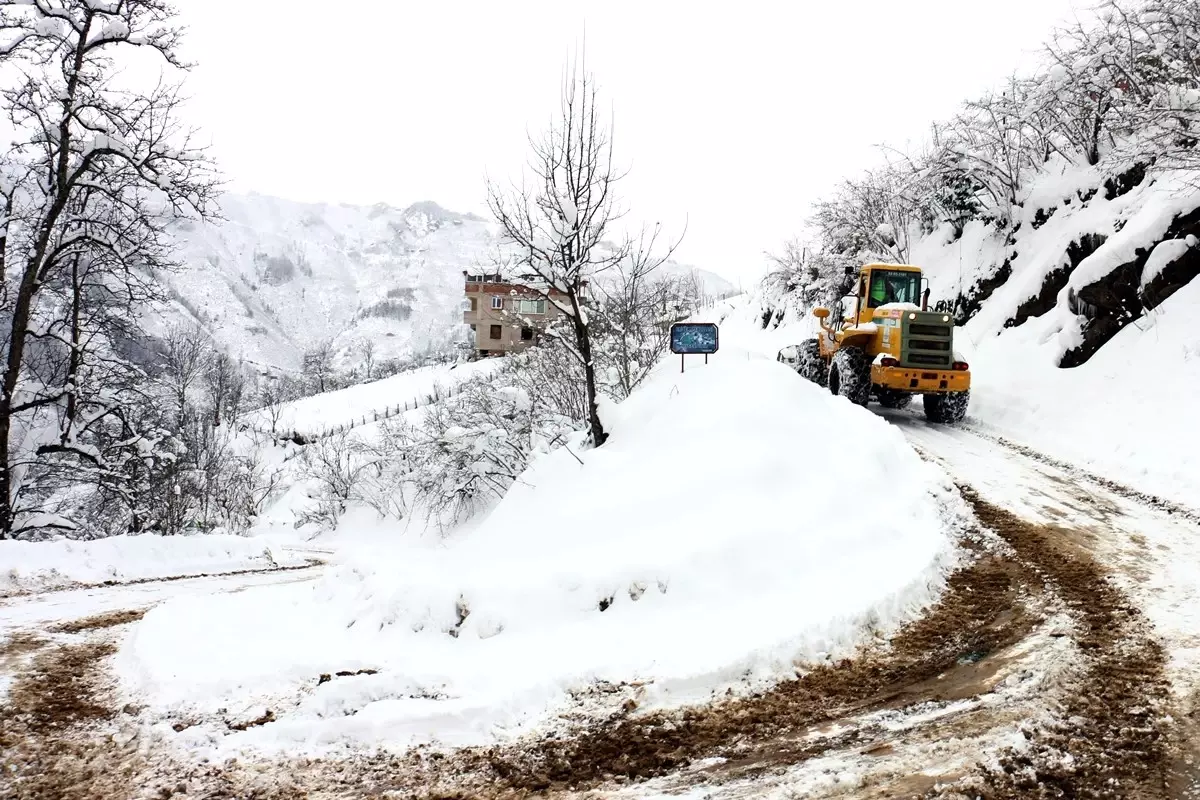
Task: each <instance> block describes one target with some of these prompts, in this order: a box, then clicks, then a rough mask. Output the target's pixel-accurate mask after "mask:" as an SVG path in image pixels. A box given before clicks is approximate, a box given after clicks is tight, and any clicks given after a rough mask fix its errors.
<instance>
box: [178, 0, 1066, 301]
mask: <svg viewBox="0 0 1200 800" xmlns="http://www.w3.org/2000/svg"><path fill="white" fill-rule="evenodd" d="M178 5H179V7H180V8H181V10H182V14H183V18H184V22H185V24H187V25H188V27H189V28H190V31H189V35H188V38H187V41H186V50H185V53H186V55H187V56H188V57H189V58H191V59H193V60H196V61H198V62H199V66H198V67H197V68H196V70H195V71H194V72H193V73H192V75H191V76H190V78H189V80H188V84H187V91H188V93H189V94H190V95H191V96H192V98H193V102H192V112H191V113H192V114H193V115H194V122H195V123H198V124H200V125H201V126H202V128H203V129H204V131H205V134H206V135H207V136H208V137H210V138H211V141H212V143H213V153H214V155H215V156H216V158H217V159H218V162H219V164H220V166H221V168H222V169H223V171H224V172H225V174H226V175H227V176H228V178H229V179H230V188H231V189H233V190H235V191H257V192H261V193H264V194H273V195H279V196H281V197H287V198H291V199H295V200H303V201H323V202H334V203H337V202H349V203H364V204H366V203H374V202H380V201H382V202H387V203H390V204H392V205H405V204H408V203H411V202H414V201H417V200H426V199H429V200H435V201H437V202H438V203H440V204H441V205H443V206H445V207H447V208H450V209H453V210H456V211H475V212H476V213H481V214H485V215H486V206H485V205H484V198H485V193H484V176H485V173H486V174H491V175H492V176H495V177H508V176H512V175H516V174H517V173H518V171H519V169H520V167H521V165H522V163H523V162H524V159H525V156H526V140H525V133H526V129H527V127H530V126H533V127H541V125H543V124H544V123H545V122H546V121H548V119H549V117H550V114H551V112H552V111H553V110H554V109H555V107H556V103H557V91H558V86H559V80H560V75H561V70H562V67H563V64H564V63H565V62H566V61H567V60H568V58H569V57H570V54H571V51H572V48H573V47H574V45H575V44H576V42H578V41H580V40H581V39H582V36H583V33H584V29H585V24H586V36H587V51H588V62H589V66H590V67H591V69H592V70H593V71H594V72H595V73H596V76H597V78H598V79H599V82H600V84H601V91H602V92H603V93H604V95H605V98H604V99H605V100H606V101H607V102H609V103H611V105H612V108H613V113H614V117H615V121H616V131H615V141H616V146H617V155H618V158H619V159H620V160H621V161H622V162H623V163H624V164H626V165H628V166H629V167H631V169H632V172H631V174H630V176H629V178H628V179H627V181H626V183H625V186H624V191H623V194H624V198H625V200H626V203H627V205H628V206H629V208H630V212H631V213H630V216H629V220H630V221H632V222H635V223H639V224H640V223H641V222H643V221H655V220H660V221H662V222H663V223H664V224H665V225H666V226H667V229H668V230H669V231H672V232H677V231H680V230H682V228H683V225H684V222H685V220H687V222H688V233H687V237H686V239H685V240H684V244H683V246H682V247H681V248H680V251H679V254H678V257H679V260H682V261H685V262H687V263H692V264H695V265H697V266H702V267H705V268H708V269H712V270H714V271H716V272H719V273H721V274H723V275H725V276H727V277H729V278H730V279H732V280H734V281H737V280H738V279H739V278H740V279H741V280H743V281H744V282H746V283H747V284H748V283H749V282H750V281H753V280H754V279H755V278H756V277H757V276H758V275H760V274H761V273H762V271H763V269H764V268H765V260H764V258H763V256H762V251H763V250H766V249H771V250H774V249H777V248H778V247H779V245H780V244H781V243H782V241H783V240H784V239H786V238H787V237H789V236H790V235H791V234H793V233H794V232H795V231H796V230H797V229H798V227H799V225H800V223H801V221H802V220H803V219H804V218H805V217H806V216H808V213H809V209H808V207H809V204H810V203H811V202H812V201H813V200H815V199H817V198H819V197H820V196H821V195H822V194H825V193H827V192H828V191H829V189H830V188H831V187H832V186H833V185H834V183H835V182H836V181H837V180H838V179H839V178H840V177H843V176H847V175H851V174H854V173H856V172H857V171H859V170H860V169H862V168H863V167H865V166H868V165H869V164H871V163H872V162H873V161H874V160H875V159H876V158H877V156H876V154H875V151H874V150H873V148H872V146H873V145H874V144H876V143H880V142H888V143H891V144H895V145H903V144H904V143H905V142H906V141H908V140H913V139H917V138H920V137H921V136H922V135H923V132H924V131H925V129H926V128H927V125H928V123H929V122H930V121H931V120H933V119H937V118H941V117H944V116H947V115H948V114H950V113H952V112H953V110H954V108H955V106H956V105H957V103H958V102H959V101H961V100H963V99H965V98H966V97H967V96H969V95H972V94H976V93H978V92H980V91H982V90H984V89H986V88H988V87H989V86H991V85H993V84H994V83H996V82H997V81H998V80H999V79H1001V78H1003V77H1004V76H1005V75H1006V74H1008V73H1009V72H1011V71H1012V70H1013V69H1014V68H1015V67H1017V66H1019V65H1020V64H1022V63H1028V61H1029V58H1030V55H1031V53H1032V52H1033V51H1034V50H1035V49H1036V48H1037V47H1038V45H1039V44H1040V43H1041V41H1043V39H1044V38H1045V37H1046V35H1047V34H1048V33H1049V31H1050V28H1051V27H1052V26H1053V25H1055V24H1057V23H1060V22H1063V21H1066V20H1067V19H1069V18H1070V17H1071V16H1072V9H1073V8H1076V9H1082V8H1086V7H1087V0H1006V2H1004V3H981V2H976V1H975V0H904V2H898V0H883V1H882V2H877V1H876V0H857V1H856V0H831V2H822V3H796V2H792V3H787V2H783V1H782V0H779V1H778V2H762V1H761V0H742V2H739V3H737V4H732V3H730V4H720V5H717V4H710V5H705V4H702V3H696V2H683V1H682V0H669V2H668V1H667V0H657V1H656V0H603V1H601V0H595V2H592V3H581V2H572V1H570V0H504V1H503V2H497V0H491V2H480V1H479V0H457V2H446V1H444V0H425V2H421V3H414V2H411V0H354V2H352V3H331V2H316V1H315V0H178Z"/></svg>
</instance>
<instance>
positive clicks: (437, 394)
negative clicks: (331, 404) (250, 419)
mask: <svg viewBox="0 0 1200 800" xmlns="http://www.w3.org/2000/svg"><path fill="white" fill-rule="evenodd" d="M464 385H465V382H464V383H459V384H456V385H454V386H451V387H449V388H444V387H441V386H435V387H434V388H433V391H432V392H431V393H430V394H426V395H421V396H420V397H414V398H413V399H412V400H411V401H407V402H404V403H397V404H395V405H389V406H385V407H384V408H382V409H378V408H377V409H375V410H373V411H371V412H370V413H368V414H363V415H362V416H361V417H352V418H351V419H350V420H349V421H348V422H343V423H340V424H338V425H334V426H332V427H329V428H323V429H321V430H320V431H314V432H308V433H300V432H299V431H297V430H295V429H293V430H291V431H279V430H275V431H268V430H263V429H262V428H257V427H253V426H251V425H248V424H245V425H244V429H246V430H252V431H254V432H255V433H260V434H262V435H263V436H270V437H271V438H273V439H275V440H283V441H291V442H295V443H296V444H299V445H301V446H303V445H307V444H312V443H313V442H316V441H318V440H320V439H323V438H325V437H326V436H335V435H338V434H343V433H346V432H348V431H352V430H354V429H355V428H361V427H362V426H363V425H369V424H372V423H375V422H382V421H384V420H387V419H391V418H392V417H398V416H400V415H401V414H404V413H407V412H409V411H415V410H416V409H418V408H422V407H424V406H430V405H433V404H434V403H440V402H441V401H443V400H445V399H447V398H450V397H454V396H455V395H458V394H461V393H462V391H463V386H464ZM303 452H304V451H303V450H297V451H296V452H294V453H290V454H288V455H287V457H285V458H284V463H286V462H288V461H291V460H292V459H293V458H295V457H296V456H298V455H300V454H301V453H303Z"/></svg>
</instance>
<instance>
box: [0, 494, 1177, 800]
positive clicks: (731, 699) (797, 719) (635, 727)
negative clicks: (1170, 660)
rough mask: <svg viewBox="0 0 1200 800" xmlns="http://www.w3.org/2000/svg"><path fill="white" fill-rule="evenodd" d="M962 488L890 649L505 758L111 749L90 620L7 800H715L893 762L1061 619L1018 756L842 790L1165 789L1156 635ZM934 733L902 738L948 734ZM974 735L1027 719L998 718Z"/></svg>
mask: <svg viewBox="0 0 1200 800" xmlns="http://www.w3.org/2000/svg"><path fill="white" fill-rule="evenodd" d="M964 496H965V497H966V498H967V500H968V501H969V502H970V503H971V505H972V506H973V508H974V510H975V513H976V515H977V518H978V520H979V523H980V525H981V530H980V531H978V532H976V534H975V535H973V536H972V537H971V538H970V539H969V540H968V541H965V542H964V543H963V546H964V547H965V548H966V549H967V550H968V552H969V554H970V558H969V559H968V563H966V564H965V565H964V566H963V567H962V568H961V569H959V570H958V571H957V572H955V573H954V574H953V575H951V576H950V578H949V580H948V585H947V587H946V590H945V592H944V593H943V595H942V597H941V599H940V601H939V602H938V603H937V604H936V605H935V606H933V607H932V608H930V609H929V610H928V612H927V613H926V614H925V615H924V616H923V617H922V618H920V619H918V620H916V621H914V622H912V623H911V624H909V625H908V626H906V627H904V628H903V629H902V630H900V631H899V632H898V634H897V635H895V636H894V637H893V638H892V639H891V640H890V642H887V643H884V644H877V645H874V646H871V647H867V648H864V649H863V650H862V651H861V652H859V653H858V654H857V655H856V656H855V657H853V658H849V659H846V660H843V661H839V662H836V663H828V664H824V665H820V666H817V667H815V668H813V669H809V670H807V671H803V672H802V673H801V674H798V676H797V677H796V678H795V679H794V680H788V681H784V682H781V683H779V684H777V685H775V686H774V687H772V688H770V689H768V690H765V691H760V692H757V693H754V694H749V695H742V696H727V697H725V698H722V699H719V700H716V701H714V702H711V703H709V704H706V705H702V706H695V707H689V708H684V709H676V710H653V711H641V710H639V709H638V707H637V703H636V700H635V699H633V698H634V697H635V693H632V692H629V691H627V687H610V688H611V691H612V694H613V696H614V697H615V698H617V703H618V704H619V705H617V710H615V711H613V712H611V713H609V714H608V715H607V716H604V717H602V718H596V717H595V716H590V715H579V716H578V717H577V718H573V719H565V718H564V720H563V721H562V722H561V724H559V725H557V726H556V727H555V728H554V729H553V730H552V732H548V733H543V734H541V735H538V736H531V737H527V738H525V739H523V740H518V741H516V742H512V743H506V744H501V745H496V746H492V747H480V748H467V749H462V750H457V751H450V752H439V751H434V750H432V749H422V750H417V751H413V752H410V753H406V754H403V755H393V754H387V753H379V754H363V755H361V756H358V757H353V758H346V759H298V760H291V761H286V762H239V761H230V762H226V763H222V764H197V763H187V762H186V761H185V760H183V759H182V758H180V757H177V756H176V755H175V754H172V753H170V752H149V753H148V752H147V751H146V748H145V747H138V743H137V742H136V741H134V742H130V741H125V740H123V739H120V738H119V739H118V740H117V741H114V740H113V738H112V736H111V735H110V734H109V728H106V727H105V726H106V724H109V725H110V723H111V721H112V720H113V719H114V717H116V716H117V715H118V712H117V711H116V710H115V709H114V708H112V704H113V702H114V701H113V700H112V699H111V695H110V694H109V693H108V689H107V686H106V683H105V675H104V669H103V664H104V660H105V658H106V657H107V655H108V654H109V653H110V652H111V650H112V644H111V639H110V638H108V634H109V633H110V632H111V631H109V626H110V625H112V626H116V625H120V624H123V623H125V622H129V621H130V619H131V618H132V617H134V616H136V614H133V615H131V616H130V617H128V618H127V617H124V616H122V615H121V614H114V615H107V616H106V617H105V618H103V619H100V618H97V619H91V620H83V621H80V622H79V623H77V624H73V625H69V626H65V627H63V628H60V630H59V633H60V634H61V633H62V632H64V631H65V632H68V633H71V634H74V635H75V638H76V639H81V640H82V641H75V640H74V639H73V640H72V641H71V642H69V643H65V644H60V645H56V646H50V645H47V646H46V647H45V649H43V650H42V651H41V652H40V653H38V654H37V655H36V656H35V660H34V662H33V665H32V667H31V669H30V670H29V671H28V672H27V673H26V674H24V675H23V676H22V677H21V678H20V679H19V680H18V681H17V683H16V684H14V686H13V687H12V690H11V691H10V693H9V696H8V698H7V700H6V701H5V702H6V705H5V706H4V707H3V709H0V730H3V731H4V733H3V734H2V735H0V762H3V765H4V766H5V768H6V769H11V767H10V765H15V766H16V767H17V769H16V772H15V774H14V775H15V778H16V779H15V780H13V781H10V782H8V783H6V784H5V787H7V788H0V797H2V798H5V800H7V798H9V797H12V798H22V800H24V798H50V797H62V798H74V797H80V798H82V797H114V798H120V797H132V796H133V795H131V794H130V791H131V787H135V786H136V787H138V789H137V791H138V792H139V794H138V795H137V796H139V797H164V798H165V797H173V796H180V797H185V796H186V797H205V798H214V799H215V798H235V797H237V798H244V797H254V798H257V800H273V799H274V798H280V799H282V798H294V797H312V798H319V797H425V798H451V797H454V798H472V797H495V798H499V797H528V796H538V795H569V794H575V793H589V792H592V793H595V796H606V795H608V794H610V793H614V792H621V791H622V790H624V791H625V792H627V793H628V792H632V795H631V796H637V788H636V787H637V786H638V784H640V783H642V782H644V781H655V780H657V781H660V782H661V781H666V782H667V783H668V784H669V786H670V787H671V788H672V789H674V790H679V789H683V788H687V787H688V786H689V785H696V784H703V785H704V786H705V787H707V788H711V789H713V790H714V791H716V790H718V789H719V788H720V787H722V786H730V785H734V784H746V783H753V782H756V781H759V780H764V779H767V778H768V777H769V776H777V775H778V774H780V773H781V772H786V771H787V770H788V769H791V768H795V767H796V766H797V765H803V764H805V763H806V762H809V761H811V760H814V759H819V758H822V757H824V756H826V755H828V754H830V753H837V752H845V751H848V750H854V751H859V752H861V751H864V750H865V751H867V752H871V753H874V754H877V755H878V757H879V758H880V759H883V760H886V759H887V757H888V753H889V751H890V750H891V749H892V748H894V746H895V745H896V744H897V743H898V742H897V739H896V738H895V737H896V734H895V733H894V732H893V733H891V734H889V733H888V732H886V731H883V730H881V729H880V727H879V726H878V724H877V723H874V722H871V720H872V719H877V717H878V714H879V713H880V712H887V711H896V712H905V711H907V710H911V709H913V708H931V707H933V708H938V707H950V705H951V704H954V703H958V702H961V701H966V700H971V699H973V698H979V697H983V696H987V695H989V693H990V692H992V691H993V689H994V687H995V682H996V676H997V675H998V674H999V672H1000V671H1001V670H1002V669H1003V668H1004V667H1005V663H1006V659H1007V658H1008V656H1007V654H1008V653H1009V652H1011V651H1012V650H1013V649H1014V648H1015V647H1018V646H1020V645H1021V644H1022V643H1023V642H1027V641H1029V640H1030V637H1031V635H1033V633H1034V632H1035V631H1037V630H1038V629H1039V626H1042V625H1043V623H1044V622H1045V620H1046V618H1047V617H1048V616H1049V615H1051V614H1054V615H1064V614H1065V615H1066V616H1068V617H1069V618H1070V620H1071V623H1072V624H1071V625H1070V626H1068V627H1067V628H1066V629H1064V630H1063V631H1061V632H1059V633H1057V634H1054V635H1057V636H1065V637H1070V638H1071V639H1072V643H1073V645H1074V648H1075V651H1076V652H1077V657H1076V659H1075V663H1074V664H1073V665H1072V667H1071V670H1070V679H1069V680H1068V681H1067V682H1066V683H1064V684H1063V685H1062V686H1061V687H1059V688H1058V689H1057V690H1056V691H1054V692H1050V693H1047V694H1046V696H1045V697H1039V702H1042V703H1043V704H1044V707H1045V713H1044V714H1042V715H1039V717H1038V718H1037V719H1030V720H1027V721H1025V722H1024V723H1023V724H1022V725H1021V728H1020V729H1021V737H1022V739H1023V743H1022V744H1021V745H1020V746H1015V747H1008V748H1006V749H1001V750H999V752H997V753H995V754H994V757H991V758H988V759H987V760H986V762H983V761H980V762H977V763H973V764H968V765H967V766H966V767H964V768H963V769H960V770H958V771H957V772H956V773H954V774H952V775H947V774H946V773H945V772H944V771H942V772H940V773H938V772H937V771H934V774H933V775H929V776H923V775H920V774H914V773H919V772H920V766H919V765H918V766H917V767H916V769H915V770H914V769H910V770H908V771H907V774H905V775H904V776H903V777H902V778H893V779H889V780H880V781H878V782H875V783H871V782H869V781H868V782H866V783H862V784H859V785H858V786H857V787H847V789H848V791H846V792H845V793H842V796H855V797H926V798H960V797H969V798H976V797H978V798H1039V797H1046V798H1051V797H1069V798H1160V797H1167V796H1170V794H1169V781H1170V777H1171V776H1170V773H1171V768H1172V758H1173V755H1172V754H1173V751H1174V746H1173V742H1172V740H1171V731H1170V730H1169V729H1168V727H1167V723H1166V713H1167V711H1168V702H1169V699H1168V698H1169V694H1168V688H1169V687H1168V685H1167V681H1166V679H1165V677H1164V663H1165V655H1164V653H1163V651H1162V648H1161V647H1160V646H1159V645H1158V644H1157V642H1156V641H1155V639H1154V637H1153V635H1152V633H1151V631H1150V630H1149V625H1148V624H1147V623H1146V622H1145V620H1144V619H1143V618H1142V616H1141V614H1140V612H1139V611H1138V610H1137V609H1136V608H1135V607H1133V606H1132V605H1131V604H1130V603H1129V602H1128V601H1127V600H1126V599H1125V598H1124V597H1123V596H1122V594H1121V593H1120V592H1119V591H1118V590H1117V589H1116V588H1115V587H1114V586H1113V585H1112V584H1111V583H1110V582H1109V581H1108V580H1107V579H1106V578H1105V576H1104V574H1103V570H1102V569H1101V568H1100V567H1099V565H1097V564H1096V563H1095V562H1094V561H1093V560H1092V559H1091V558H1090V556H1089V555H1088V554H1087V552H1086V551H1085V550H1084V549H1082V548H1080V547H1076V546H1074V545H1073V543H1072V542H1071V540H1070V538H1069V537H1068V536H1066V535H1064V534H1063V532H1062V531H1059V530H1057V529H1054V528H1048V527H1043V526H1039V525H1035V524H1032V523H1028V522H1025V521H1023V520H1021V519H1018V518H1017V517H1015V516H1013V515H1012V514H1010V513H1008V512H1007V511H1004V510H1003V509H1000V508H997V507H995V506H993V505H990V504H988V503H987V502H984V501H983V500H981V499H980V498H979V497H977V496H975V495H974V494H973V493H972V492H971V491H970V490H969V489H964ZM621 698H625V700H624V702H621ZM610 707H611V705H610ZM989 714H991V716H990V717H989ZM873 715H874V716H873ZM989 720H990V721H989ZM265 724H270V723H269V721H268V722H267V723H265ZM939 724H942V723H939V722H932V723H930V724H929V728H928V730H926V731H924V733H923V734H922V733H921V731H917V732H916V733H915V734H903V735H918V734H921V735H928V736H938V735H941V729H939V728H938V727H937V726H938V725H939ZM972 724H973V725H975V726H977V727H984V728H986V726H987V725H988V724H992V725H1000V724H1004V725H1015V724H1016V722H1015V721H1014V720H1012V719H1010V718H1004V717H1003V714H999V713H993V712H989V711H987V710H984V711H981V712H977V713H976V716H975V717H974V718H973V721H972ZM110 727H111V725H110ZM889 737H891V738H889ZM58 753H62V754H64V755H63V756H59V755H56V754H58ZM929 766H934V765H929Z"/></svg>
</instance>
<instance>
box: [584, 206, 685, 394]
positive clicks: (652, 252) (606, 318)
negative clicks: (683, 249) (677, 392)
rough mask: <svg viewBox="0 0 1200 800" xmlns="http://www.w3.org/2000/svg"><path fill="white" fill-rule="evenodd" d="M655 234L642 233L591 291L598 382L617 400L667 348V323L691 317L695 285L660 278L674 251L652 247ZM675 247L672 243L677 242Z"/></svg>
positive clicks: (655, 231)
mask: <svg viewBox="0 0 1200 800" xmlns="http://www.w3.org/2000/svg"><path fill="white" fill-rule="evenodd" d="M659 235H660V229H659V228H658V227H655V228H653V229H650V230H648V231H644V232H643V234H642V236H641V237H640V238H639V239H638V240H637V241H636V242H634V243H632V245H631V246H630V248H629V249H628V252H627V254H626V257H625V258H624V259H622V260H621V261H620V262H618V263H617V264H615V265H614V266H613V268H612V270H610V271H609V272H608V274H607V275H606V276H605V279H604V280H602V281H599V282H597V283H596V285H595V287H594V294H595V310H594V312H593V322H592V327H593V330H594V340H595V348H594V349H595V352H596V364H597V367H598V373H599V374H598V380H599V382H600V384H601V386H602V387H603V388H604V390H605V391H606V392H607V394H609V395H610V396H611V398H612V399H613V400H616V401H618V402H619V401H621V400H624V399H625V398H627V397H628V396H629V394H630V393H631V392H632V391H633V390H634V389H635V388H636V387H637V385H638V384H640V383H641V382H642V380H644V379H645V377H646V376H647V375H648V374H649V373H650V370H652V369H653V368H654V367H655V365H656V364H657V363H658V361H659V359H661V358H662V356H663V355H664V354H665V353H666V352H667V350H668V348H669V347H670V330H671V324H672V323H674V322H678V321H680V320H683V319H685V318H686V317H688V316H689V315H690V314H692V313H693V312H694V311H695V310H696V308H697V306H698V305H699V301H700V286H699V284H698V283H697V282H696V280H695V277H694V276H692V275H682V276H676V275H664V274H662V273H661V271H660V269H659V268H660V267H661V266H662V265H663V264H665V263H666V262H667V260H668V259H669V258H670V257H671V254H672V253H673V252H674V250H675V247H674V246H670V247H667V248H665V249H661V250H660V249H659V248H658V247H657V244H658V237H659ZM676 244H677V243H676Z"/></svg>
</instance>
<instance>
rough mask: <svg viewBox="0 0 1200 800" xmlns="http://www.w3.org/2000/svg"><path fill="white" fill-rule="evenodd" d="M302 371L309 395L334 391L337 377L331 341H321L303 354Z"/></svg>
mask: <svg viewBox="0 0 1200 800" xmlns="http://www.w3.org/2000/svg"><path fill="white" fill-rule="evenodd" d="M302 371H303V374H304V377H305V379H306V380H307V382H308V384H309V385H308V390H309V392H310V393H311V394H322V393H324V392H328V391H330V390H332V389H336V388H337V386H336V383H337V376H336V374H335V371H334V368H333V341H332V340H330V339H323V340H321V341H320V342H317V344H315V345H314V346H313V347H311V348H310V349H309V350H307V351H306V352H305V353H304V359H303V367H302Z"/></svg>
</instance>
